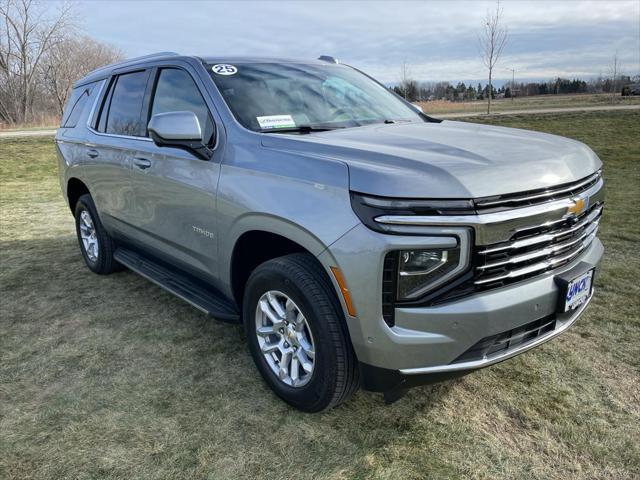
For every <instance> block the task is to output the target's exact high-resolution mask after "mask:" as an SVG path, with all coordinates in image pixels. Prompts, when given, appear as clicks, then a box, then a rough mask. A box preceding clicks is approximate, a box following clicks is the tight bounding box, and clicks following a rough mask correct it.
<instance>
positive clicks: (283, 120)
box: [256, 115, 296, 130]
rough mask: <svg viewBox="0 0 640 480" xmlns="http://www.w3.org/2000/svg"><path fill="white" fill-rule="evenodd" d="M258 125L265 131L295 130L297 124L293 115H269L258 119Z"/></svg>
mask: <svg viewBox="0 0 640 480" xmlns="http://www.w3.org/2000/svg"><path fill="white" fill-rule="evenodd" d="M256 119H257V120H258V125H260V128H262V129H263V130H267V129H269V128H294V127H295V126H296V122H294V121H293V118H292V117H291V115H267V116H266V117H256Z"/></svg>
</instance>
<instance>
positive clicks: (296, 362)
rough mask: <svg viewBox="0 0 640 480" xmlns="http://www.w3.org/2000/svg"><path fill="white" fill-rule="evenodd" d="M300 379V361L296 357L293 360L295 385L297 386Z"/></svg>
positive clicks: (292, 370)
mask: <svg viewBox="0 0 640 480" xmlns="http://www.w3.org/2000/svg"><path fill="white" fill-rule="evenodd" d="M299 379H300V361H299V360H298V357H297V356H295V357H293V358H292V359H291V381H292V382H293V384H294V385H295V384H297V383H298V380H299Z"/></svg>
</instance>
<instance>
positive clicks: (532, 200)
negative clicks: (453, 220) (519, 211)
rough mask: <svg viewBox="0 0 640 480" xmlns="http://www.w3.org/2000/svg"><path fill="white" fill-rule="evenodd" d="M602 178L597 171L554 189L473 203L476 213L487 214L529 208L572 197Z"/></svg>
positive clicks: (497, 196) (498, 196)
mask: <svg viewBox="0 0 640 480" xmlns="http://www.w3.org/2000/svg"><path fill="white" fill-rule="evenodd" d="M601 177H602V171H600V170H598V171H597V172H596V173H594V174H593V175H589V176H588V177H586V178H583V179H581V180H578V181H576V182H570V183H565V184H562V185H557V186H555V187H550V188H543V189H537V190H530V191H527V192H518V193H509V194H506V195H494V196H492V197H483V198H476V199H475V200H474V201H473V203H474V205H475V208H476V212H477V213H489V212H494V211H501V210H508V209H512V208H520V207H529V206H531V205H538V204H541V203H546V202H552V201H554V200H560V199H562V198H568V197H574V196H576V195H578V194H580V193H582V192H586V191H587V190H589V189H590V188H591V187H593V186H594V185H595V184H596V183H598V181H599V180H600V178H601Z"/></svg>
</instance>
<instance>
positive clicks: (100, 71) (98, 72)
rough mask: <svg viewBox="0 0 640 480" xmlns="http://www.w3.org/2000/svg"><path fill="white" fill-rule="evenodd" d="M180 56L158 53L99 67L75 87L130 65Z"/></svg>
mask: <svg viewBox="0 0 640 480" xmlns="http://www.w3.org/2000/svg"><path fill="white" fill-rule="evenodd" d="M179 55H180V54H179V53H176V52H157V53H151V54H149V55H143V56H141V57H135V58H129V59H127V60H122V61H120V62H116V63H112V64H109V65H105V66H104V67H99V68H96V69H95V70H93V71H92V72H89V73H88V74H87V75H86V76H84V77H83V78H81V79H80V80H78V81H77V82H75V83H74V84H73V87H74V88H76V87H79V86H80V85H83V84H85V83H89V82H92V81H95V80H97V79H99V78H103V77H104V76H105V75H107V74H108V73H109V72H111V71H112V70H113V69H115V68H121V67H126V66H128V65H132V64H135V63H137V62H140V61H143V60H151V59H153V58H162V57H176V56H179Z"/></svg>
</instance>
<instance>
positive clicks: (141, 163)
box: [133, 157, 151, 170]
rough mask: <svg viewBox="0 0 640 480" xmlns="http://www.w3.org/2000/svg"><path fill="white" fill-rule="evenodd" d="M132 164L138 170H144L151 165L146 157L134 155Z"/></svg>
mask: <svg viewBox="0 0 640 480" xmlns="http://www.w3.org/2000/svg"><path fill="white" fill-rule="evenodd" d="M133 164H134V165H135V166H136V167H137V168H139V169H140V170H146V169H147V168H149V167H150V166H151V160H147V159H146V158H140V157H135V158H134V159H133Z"/></svg>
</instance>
